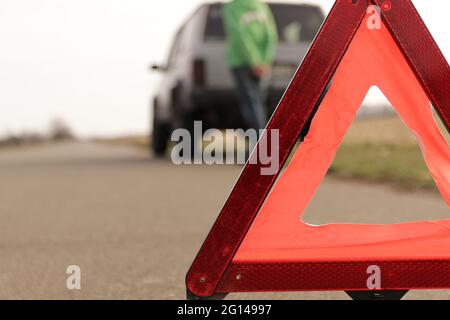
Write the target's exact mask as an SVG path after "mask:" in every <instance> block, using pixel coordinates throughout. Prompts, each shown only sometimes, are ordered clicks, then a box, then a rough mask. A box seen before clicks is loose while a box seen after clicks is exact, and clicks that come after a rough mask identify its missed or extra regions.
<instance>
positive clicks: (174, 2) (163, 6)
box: [0, 0, 450, 136]
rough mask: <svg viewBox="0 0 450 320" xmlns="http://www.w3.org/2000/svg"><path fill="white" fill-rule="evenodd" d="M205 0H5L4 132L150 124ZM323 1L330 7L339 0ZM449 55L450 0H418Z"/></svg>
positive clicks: (110, 129)
mask: <svg viewBox="0 0 450 320" xmlns="http://www.w3.org/2000/svg"><path fill="white" fill-rule="evenodd" d="M201 2H202V1H199V0H164V1H154V0H153V1H152V0H128V1H123V0H0V70H1V71H0V115H1V116H0V135H2V134H8V133H13V132H21V131H24V130H44V129H46V127H47V124H48V122H49V120H50V119H52V118H56V117H59V118H64V119H66V120H67V121H68V122H69V123H70V125H71V126H72V127H73V128H74V129H75V131H76V132H77V133H78V134H81V135H82V136H90V135H121V134H139V133H145V132H147V131H148V127H149V100H150V97H151V96H152V88H153V87H154V86H155V83H157V81H158V78H157V76H156V75H151V74H150V73H149V72H148V71H147V70H148V66H149V64H150V63H151V62H163V61H165V60H166V53H167V51H168V47H169V45H170V42H171V40H172V35H173V33H174V31H175V29H176V28H177V27H178V25H179V23H180V21H182V20H183V18H185V17H186V16H187V15H188V14H189V13H190V12H191V11H192V10H193V9H194V8H195V7H196V6H198V4H199V3H201ZM292 2H312V3H320V4H321V5H322V6H323V8H324V9H325V10H326V11H327V12H328V10H329V9H330V8H331V6H332V4H333V2H334V1H333V0H322V1H319V0H317V1H314V0H310V1H292ZM414 3H415V4H416V6H417V8H418V9H419V11H420V12H421V14H422V16H423V18H424V20H425V22H426V23H427V24H428V25H429V28H430V30H431V31H432V33H433V35H434V36H435V38H436V40H437V42H438V44H439V45H440V46H441V48H442V50H443V51H444V54H445V55H446V57H447V59H448V57H449V56H450V41H449V40H450V36H449V25H448V15H449V12H450V1H448V0H415V1H414Z"/></svg>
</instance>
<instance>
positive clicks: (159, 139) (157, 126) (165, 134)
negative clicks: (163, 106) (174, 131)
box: [150, 104, 170, 157]
mask: <svg viewBox="0 0 450 320" xmlns="http://www.w3.org/2000/svg"><path fill="white" fill-rule="evenodd" d="M169 135H170V126H169V125H168V124H166V123H164V122H162V121H161V120H160V119H159V116H158V107H157V105H156V104H155V106H154V108H153V132H152V134H151V140H150V141H151V142H152V143H151V147H150V150H151V152H152V153H153V154H154V155H155V156H157V157H163V156H164V155H165V154H166V151H167V146H168V144H169Z"/></svg>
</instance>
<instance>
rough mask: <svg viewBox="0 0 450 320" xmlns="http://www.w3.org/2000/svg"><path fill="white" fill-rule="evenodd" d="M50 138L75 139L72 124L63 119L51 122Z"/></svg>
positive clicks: (57, 139)
mask: <svg viewBox="0 0 450 320" xmlns="http://www.w3.org/2000/svg"><path fill="white" fill-rule="evenodd" d="M49 129H50V130H49V131H50V139H51V140H53V141H62V140H74V139H75V135H74V134H73V131H72V129H71V128H70V126H69V125H68V124H67V123H66V122H65V121H64V120H62V119H59V118H57V119H54V120H52V121H51V122H50V128H49Z"/></svg>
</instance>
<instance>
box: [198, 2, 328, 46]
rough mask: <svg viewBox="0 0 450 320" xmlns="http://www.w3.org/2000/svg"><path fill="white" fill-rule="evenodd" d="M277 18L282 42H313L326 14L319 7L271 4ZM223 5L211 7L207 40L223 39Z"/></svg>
mask: <svg viewBox="0 0 450 320" xmlns="http://www.w3.org/2000/svg"><path fill="white" fill-rule="evenodd" d="M269 6H270V9H271V10H272V13H273V15H274V18H275V23H276V25H277V30H278V36H279V40H280V42H283V43H288V44H292V45H295V44H298V43H300V42H311V41H312V40H314V37H315V36H316V34H317V32H318V31H319V29H320V26H321V25H322V22H323V20H324V15H323V13H322V10H321V9H320V8H319V7H315V6H302V5H289V4H269ZM221 9H222V5H220V4H214V5H211V6H210V7H209V10H208V17H207V20H206V28H205V40H206V41H223V40H224V39H225V31H224V26H223V18H222V10H221Z"/></svg>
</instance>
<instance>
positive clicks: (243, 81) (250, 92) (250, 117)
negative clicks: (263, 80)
mask: <svg viewBox="0 0 450 320" xmlns="http://www.w3.org/2000/svg"><path fill="white" fill-rule="evenodd" d="M233 76H234V79H235V83H236V90H237V93H238V97H239V102H240V104H241V110H242V113H243V116H244V119H245V121H246V122H247V124H248V126H249V127H250V128H253V129H255V130H259V129H263V128H265V126H266V122H267V117H266V111H265V108H264V101H263V100H264V97H263V90H262V88H261V85H260V80H258V79H256V78H255V77H254V76H253V75H252V73H251V70H250V68H247V67H243V68H237V69H233Z"/></svg>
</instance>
